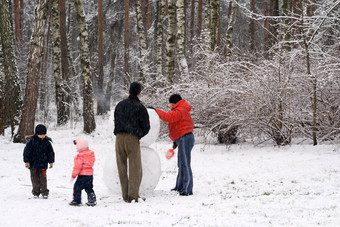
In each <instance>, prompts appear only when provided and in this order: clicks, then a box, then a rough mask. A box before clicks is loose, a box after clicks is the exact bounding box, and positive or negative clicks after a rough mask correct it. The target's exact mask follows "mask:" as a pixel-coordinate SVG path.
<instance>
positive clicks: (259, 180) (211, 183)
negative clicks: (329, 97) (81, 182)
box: [0, 118, 340, 227]
mask: <svg viewBox="0 0 340 227" xmlns="http://www.w3.org/2000/svg"><path fill="white" fill-rule="evenodd" d="M112 131H113V122H112V120H111V119H105V118H101V119H99V120H98V119H97V130H96V132H94V133H93V134H92V135H84V134H82V132H81V125H78V126H77V127H74V128H73V129H70V127H69V126H68V127H63V128H60V127H59V128H55V127H53V126H48V132H47V134H48V135H49V136H50V137H51V138H52V139H53V147H54V151H55V154H56V162H55V165H54V167H53V168H52V169H49V170H48V171H47V177H48V188H49V189H50V196H49V198H48V199H47V200H44V199H41V198H39V199H33V198H32V197H33V196H32V195H31V181H30V175H29V171H28V170H27V169H25V167H24V163H23V160H22V152H23V148H24V146H25V145H24V144H14V143H12V142H10V138H9V135H8V133H6V136H5V137H0V155H1V156H0V214H1V215H0V216H1V218H0V219H1V220H0V226H25V227H29V226H50V227H51V226H116V225H123V226H299V227H300V226H308V227H309V226H334V227H336V226H340V146H339V145H318V146H311V145H306V144H304V145H292V146H286V147H281V148H278V147H274V146H272V145H262V146H254V145H253V144H247V143H244V144H239V145H233V146H229V147H226V146H223V145H207V144H202V143H200V141H199V140H198V143H197V144H196V145H195V147H194V149H193V151H192V170H193V174H194V195H193V196H189V197H181V196H178V195H177V194H176V193H174V192H170V189H171V188H173V187H174V185H175V178H176V174H177V166H176V164H177V163H176V158H173V159H171V160H167V159H165V156H164V155H165V152H166V150H167V149H169V148H170V147H171V143H170V141H169V140H163V141H157V142H156V143H154V144H152V145H151V147H152V148H153V149H154V150H156V151H157V153H158V154H159V156H160V160H161V169H162V175H161V177H160V180H159V183H158V185H157V187H156V189H155V191H154V192H153V193H151V194H148V195H142V196H145V197H146V201H145V202H141V203H131V204H128V203H125V202H124V201H122V199H121V196H120V194H113V193H112V192H110V191H109V190H108V188H107V187H106V186H105V183H104V180H103V167H104V163H105V161H106V159H107V157H109V156H110V155H109V154H110V153H111V152H114V136H113V134H112ZM79 136H83V137H85V138H87V139H88V140H89V143H90V148H91V149H92V150H94V151H95V154H96V163H95V166H94V169H95V174H94V190H95V192H96V194H97V199H98V205H97V206H96V207H87V206H82V207H71V206H69V205H68V202H70V201H71V199H72V188H73V184H72V183H70V177H71V171H72V167H73V157H74V156H75V154H76V151H75V148H74V145H73V144H72V140H73V139H76V138H77V137H79ZM112 162H115V160H112ZM85 194H86V193H85V192H83V202H84V201H86V199H85Z"/></svg>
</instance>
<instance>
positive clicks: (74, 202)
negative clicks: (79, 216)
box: [69, 200, 81, 207]
mask: <svg viewBox="0 0 340 227" xmlns="http://www.w3.org/2000/svg"><path fill="white" fill-rule="evenodd" d="M69 205H70V206H76V207H79V206H81V203H78V202H76V201H74V200H72V201H71V202H70V203H69Z"/></svg>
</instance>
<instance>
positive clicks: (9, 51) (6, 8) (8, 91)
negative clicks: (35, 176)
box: [0, 0, 21, 136]
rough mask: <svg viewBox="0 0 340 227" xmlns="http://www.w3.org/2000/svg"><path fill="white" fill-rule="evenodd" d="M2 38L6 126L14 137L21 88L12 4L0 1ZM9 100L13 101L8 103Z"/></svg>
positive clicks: (0, 32)
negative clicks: (15, 53) (15, 48)
mask: <svg viewBox="0 0 340 227" xmlns="http://www.w3.org/2000/svg"><path fill="white" fill-rule="evenodd" d="M0 3H1V4H0V5H1V6H2V7H1V8H0V36H1V43H2V51H3V63H4V71H3V73H4V77H3V78H4V80H5V84H4V85H5V87H4V92H5V96H4V98H5V101H6V102H5V103H4V105H5V113H6V115H5V116H6V117H5V119H6V121H5V124H6V125H10V126H11V133H12V136H13V135H14V126H15V125H17V120H18V119H17V117H18V116H19V109H20V107H21V106H20V105H21V102H20V87H19V78H18V73H17V66H16V62H15V56H14V52H15V50H14V43H13V33H12V31H13V28H12V14H11V11H10V8H11V7H10V2H7V1H4V0H0ZM8 100H11V101H10V102H8Z"/></svg>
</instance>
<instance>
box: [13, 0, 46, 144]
mask: <svg viewBox="0 0 340 227" xmlns="http://www.w3.org/2000/svg"><path fill="white" fill-rule="evenodd" d="M47 9H48V5H47V0H37V7H36V10H35V25H34V32H33V38H32V45H31V49H30V54H29V59H28V69H27V80H26V81H27V82H26V90H25V97H24V106H23V110H22V117H21V120H20V124H19V129H18V132H17V134H16V135H15V137H14V142H24V141H25V135H30V134H33V132H34V122H35V111H36V109H37V101H38V88H39V80H40V78H39V70H40V65H41V60H42V59H41V58H42V53H43V42H44V32H45V27H46V22H47Z"/></svg>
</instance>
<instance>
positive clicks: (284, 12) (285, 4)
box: [282, 0, 291, 51]
mask: <svg viewBox="0 0 340 227" xmlns="http://www.w3.org/2000/svg"><path fill="white" fill-rule="evenodd" d="M288 3H289V0H283V1H282V16H283V17H284V19H283V24H284V25H285V26H284V28H283V34H284V45H283V48H285V49H286V50H287V51H290V50H291V48H290V45H289V41H290V31H289V26H290V24H289V21H290V20H289V18H288V16H289V13H288Z"/></svg>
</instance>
